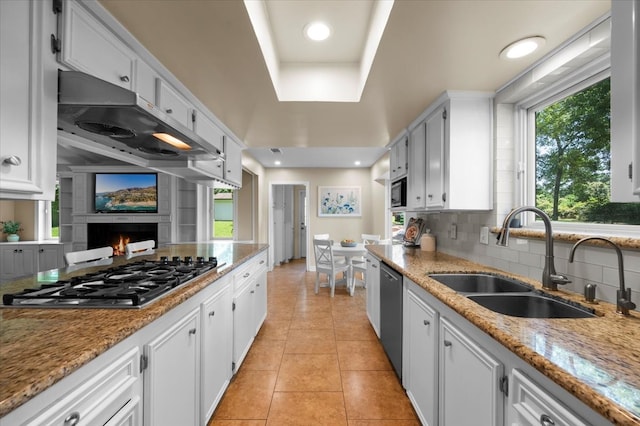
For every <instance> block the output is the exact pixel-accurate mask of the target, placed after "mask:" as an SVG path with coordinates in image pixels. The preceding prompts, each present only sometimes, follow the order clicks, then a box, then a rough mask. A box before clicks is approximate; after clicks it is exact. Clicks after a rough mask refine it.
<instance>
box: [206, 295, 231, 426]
mask: <svg viewBox="0 0 640 426" xmlns="http://www.w3.org/2000/svg"><path fill="white" fill-rule="evenodd" d="M200 317H201V322H202V336H201V338H202V357H201V359H200V368H201V372H200V378H201V380H200V399H201V411H202V421H201V423H205V422H206V421H207V420H208V419H209V418H210V417H211V415H212V414H213V411H214V410H215V408H216V406H217V405H218V402H220V399H221V398H222V395H223V393H224V391H225V389H226V388H227V386H228V385H229V381H230V380H231V375H232V369H231V362H232V345H233V341H232V333H231V327H232V325H233V317H232V311H231V289H230V286H229V285H228V284H227V285H224V286H223V287H222V288H221V289H220V290H219V291H218V292H216V293H215V294H214V295H212V296H211V297H209V298H208V299H207V300H205V301H204V302H203V303H202V305H201V309H200Z"/></svg>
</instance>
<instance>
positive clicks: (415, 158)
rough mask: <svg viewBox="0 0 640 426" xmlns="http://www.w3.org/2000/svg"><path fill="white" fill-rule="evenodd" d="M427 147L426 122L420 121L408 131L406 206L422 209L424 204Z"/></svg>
mask: <svg viewBox="0 0 640 426" xmlns="http://www.w3.org/2000/svg"><path fill="white" fill-rule="evenodd" d="M426 148H427V133H426V123H425V122H424V121H421V122H420V123H418V125H417V126H416V127H414V128H413V129H411V131H410V133H409V149H408V153H409V156H408V161H409V163H410V164H409V167H408V168H409V171H408V172H407V208H408V209H410V210H411V209H424V208H425V207H426V204H425V195H424V194H425V184H426V179H425V177H426V173H425V157H426Z"/></svg>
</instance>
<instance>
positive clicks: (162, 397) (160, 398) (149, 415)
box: [144, 309, 200, 426]
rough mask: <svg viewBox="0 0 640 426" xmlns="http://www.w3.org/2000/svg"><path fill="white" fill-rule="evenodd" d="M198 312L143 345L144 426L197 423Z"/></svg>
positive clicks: (191, 313)
mask: <svg viewBox="0 0 640 426" xmlns="http://www.w3.org/2000/svg"><path fill="white" fill-rule="evenodd" d="M198 313H199V309H194V310H193V311H191V312H190V313H189V314H187V315H185V316H184V317H183V318H182V319H181V320H180V321H178V322H177V323H176V324H175V325H174V326H173V327H171V328H170V329H168V330H167V331H166V332H164V333H162V334H161V335H159V336H158V337H157V338H155V339H154V340H153V341H151V342H150V343H148V344H147V345H145V348H144V349H145V355H146V356H147V360H148V363H149V365H148V369H147V371H146V375H145V378H144V397H145V403H144V424H145V425H147V426H161V425H167V426H174V425H196V424H199V422H198V419H199V398H198V387H199V381H198V378H199V374H198V373H199V365H198V362H199V353H200V344H199V342H200V340H199V336H198V334H197V331H198V319H199V317H198Z"/></svg>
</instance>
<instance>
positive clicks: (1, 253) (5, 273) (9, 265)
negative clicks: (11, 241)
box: [0, 245, 17, 281]
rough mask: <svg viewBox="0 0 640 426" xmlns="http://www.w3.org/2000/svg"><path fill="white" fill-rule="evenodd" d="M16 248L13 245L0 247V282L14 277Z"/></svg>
mask: <svg viewBox="0 0 640 426" xmlns="http://www.w3.org/2000/svg"><path fill="white" fill-rule="evenodd" d="M15 250H16V248H15V247H14V246H13V245H4V246H1V247H0V280H2V281H8V280H11V279H13V278H14V277H16V276H17V275H16V262H15V260H14V258H15V257H16V252H15Z"/></svg>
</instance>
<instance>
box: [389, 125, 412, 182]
mask: <svg viewBox="0 0 640 426" xmlns="http://www.w3.org/2000/svg"><path fill="white" fill-rule="evenodd" d="M408 144H409V138H408V137H407V136H405V137H404V138H402V139H400V140H399V141H398V142H396V143H395V144H394V145H393V147H392V148H391V153H390V164H391V170H390V174H391V180H395V179H398V178H400V177H402V176H404V175H406V174H407V168H408V167H407V150H408Z"/></svg>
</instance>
